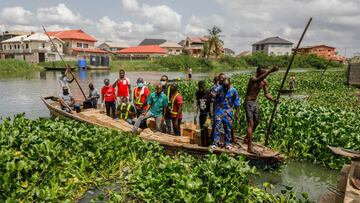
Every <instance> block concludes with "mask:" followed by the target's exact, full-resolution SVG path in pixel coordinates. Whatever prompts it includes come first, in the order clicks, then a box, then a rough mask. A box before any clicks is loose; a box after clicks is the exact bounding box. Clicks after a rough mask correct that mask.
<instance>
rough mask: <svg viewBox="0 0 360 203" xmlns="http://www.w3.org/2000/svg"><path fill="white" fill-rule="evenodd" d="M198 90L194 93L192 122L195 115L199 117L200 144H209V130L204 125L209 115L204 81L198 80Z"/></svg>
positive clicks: (195, 120)
mask: <svg viewBox="0 0 360 203" xmlns="http://www.w3.org/2000/svg"><path fill="white" fill-rule="evenodd" d="M198 88H199V89H198V91H197V92H196V93H195V95H196V105H195V106H196V114H195V117H194V123H197V117H199V124H200V130H201V146H204V147H207V146H209V130H208V126H207V125H206V120H207V119H208V118H209V117H210V118H211V113H210V103H211V97H210V92H209V91H208V90H207V89H206V86H205V81H203V80H201V81H199V82H198Z"/></svg>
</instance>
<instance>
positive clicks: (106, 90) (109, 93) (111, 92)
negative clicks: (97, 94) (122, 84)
mask: <svg viewBox="0 0 360 203" xmlns="http://www.w3.org/2000/svg"><path fill="white" fill-rule="evenodd" d="M104 84H105V86H103V87H102V88H101V102H104V101H105V107H106V115H108V116H110V117H112V118H114V119H115V118H116V115H115V101H116V96H115V88H113V87H112V86H111V85H110V81H109V79H105V80H104ZM110 111H111V114H110Z"/></svg>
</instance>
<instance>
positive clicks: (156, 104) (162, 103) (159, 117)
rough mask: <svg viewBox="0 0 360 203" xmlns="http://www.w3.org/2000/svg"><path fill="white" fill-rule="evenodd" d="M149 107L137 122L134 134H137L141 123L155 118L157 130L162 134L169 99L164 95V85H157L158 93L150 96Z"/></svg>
mask: <svg viewBox="0 0 360 203" xmlns="http://www.w3.org/2000/svg"><path fill="white" fill-rule="evenodd" d="M147 104H148V106H147V107H146V109H145V111H144V112H143V113H142V114H141V115H140V117H139V118H138V119H137V121H136V122H135V125H134V127H133V129H132V132H133V133H135V132H136V131H137V130H138V128H139V127H140V124H141V122H143V120H144V119H147V118H155V124H156V130H157V131H159V132H161V126H162V123H163V122H164V116H165V114H166V108H167V105H168V103H167V97H166V95H165V94H164V93H163V89H162V85H160V84H158V85H156V92H153V93H151V94H150V96H149V97H148V100H147Z"/></svg>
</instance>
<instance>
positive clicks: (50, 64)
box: [39, 61, 77, 70]
mask: <svg viewBox="0 0 360 203" xmlns="http://www.w3.org/2000/svg"><path fill="white" fill-rule="evenodd" d="M65 62H66V64H68V65H70V66H71V67H73V68H75V69H76V68H77V61H65ZM39 66H42V67H49V68H56V69H59V70H61V69H65V68H66V67H65V64H64V63H63V62H62V61H48V62H41V63H39Z"/></svg>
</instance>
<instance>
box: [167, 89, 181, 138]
mask: <svg viewBox="0 0 360 203" xmlns="http://www.w3.org/2000/svg"><path fill="white" fill-rule="evenodd" d="M170 92H171V93H170V94H171V99H170V106H169V111H170V119H171V124H172V125H171V126H168V128H170V130H171V131H170V134H174V135H176V136H180V124H181V120H182V105H183V103H184V102H183V97H182V96H181V94H180V93H179V91H178V86H177V85H176V84H172V85H170ZM171 128H172V129H171Z"/></svg>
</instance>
